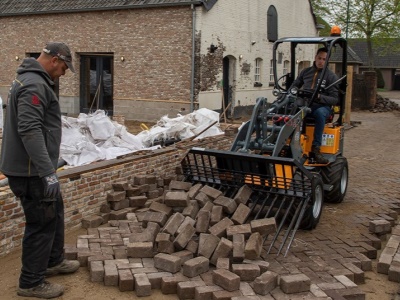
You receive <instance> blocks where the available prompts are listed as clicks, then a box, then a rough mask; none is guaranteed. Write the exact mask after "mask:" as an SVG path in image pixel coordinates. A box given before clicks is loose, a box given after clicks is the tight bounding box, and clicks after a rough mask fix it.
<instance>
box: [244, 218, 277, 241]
mask: <svg viewBox="0 0 400 300" xmlns="http://www.w3.org/2000/svg"><path fill="white" fill-rule="evenodd" d="M250 225H251V231H252V232H259V233H260V234H261V236H263V237H264V236H266V235H268V234H274V233H275V232H276V221H275V218H265V219H258V220H252V221H251V222H250Z"/></svg>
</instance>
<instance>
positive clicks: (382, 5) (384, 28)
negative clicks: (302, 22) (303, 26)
mask: <svg viewBox="0 0 400 300" xmlns="http://www.w3.org/2000/svg"><path fill="white" fill-rule="evenodd" d="M311 3H312V5H313V9H314V11H315V13H316V14H317V15H319V16H321V17H322V18H323V19H325V20H326V21H327V22H328V23H330V24H332V25H339V26H340V27H341V28H343V29H344V30H345V32H346V37H347V35H348V36H349V37H350V36H351V37H354V38H365V39H366V42H367V49H368V67H369V68H370V69H373V68H374V60H373V54H372V42H374V44H378V40H379V39H382V38H399V37H400V0H347V1H337V0H311Z"/></svg>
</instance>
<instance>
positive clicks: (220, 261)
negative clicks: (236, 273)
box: [215, 257, 231, 271]
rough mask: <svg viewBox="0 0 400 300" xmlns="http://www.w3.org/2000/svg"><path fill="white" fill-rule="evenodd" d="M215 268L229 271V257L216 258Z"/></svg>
mask: <svg viewBox="0 0 400 300" xmlns="http://www.w3.org/2000/svg"><path fill="white" fill-rule="evenodd" d="M215 266H216V268H217V269H225V270H229V271H230V269H231V268H230V266H231V264H230V262H229V257H218V258H217V263H216V265H215Z"/></svg>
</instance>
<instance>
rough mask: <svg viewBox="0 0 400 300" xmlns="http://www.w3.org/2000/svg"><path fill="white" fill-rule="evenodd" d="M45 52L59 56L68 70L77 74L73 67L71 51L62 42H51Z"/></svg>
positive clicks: (44, 49)
mask: <svg viewBox="0 0 400 300" xmlns="http://www.w3.org/2000/svg"><path fill="white" fill-rule="evenodd" d="M43 52H44V53H47V54H50V55H53V56H57V57H58V58H59V59H61V60H63V61H65V64H66V65H67V66H68V68H69V69H70V70H71V71H72V72H73V73H75V69H74V66H73V65H72V55H71V50H69V47H68V46H67V45H66V44H64V43H61V42H49V43H47V44H46V46H45V47H44V48H43Z"/></svg>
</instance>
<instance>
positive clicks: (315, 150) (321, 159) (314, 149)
mask: <svg viewBox="0 0 400 300" xmlns="http://www.w3.org/2000/svg"><path fill="white" fill-rule="evenodd" d="M311 152H313V153H314V157H315V162H316V163H317V164H327V163H329V160H327V159H326V158H325V157H324V156H323V155H322V154H321V152H320V148H319V147H318V146H312V147H311Z"/></svg>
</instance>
